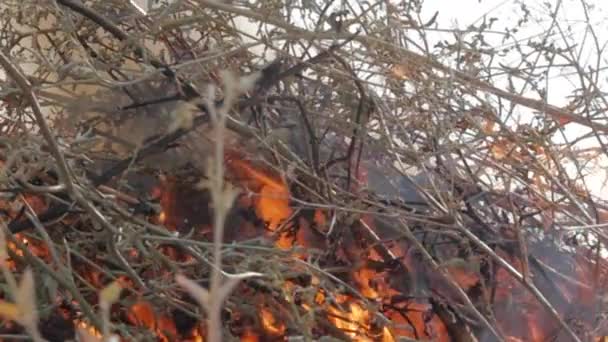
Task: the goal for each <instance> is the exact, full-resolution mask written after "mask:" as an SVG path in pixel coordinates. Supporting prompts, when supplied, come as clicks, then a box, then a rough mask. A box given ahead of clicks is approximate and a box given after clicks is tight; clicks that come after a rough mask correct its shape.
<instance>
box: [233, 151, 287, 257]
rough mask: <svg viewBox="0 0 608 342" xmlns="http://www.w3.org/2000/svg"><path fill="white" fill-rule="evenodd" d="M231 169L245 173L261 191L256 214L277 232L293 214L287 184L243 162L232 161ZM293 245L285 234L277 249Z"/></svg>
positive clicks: (281, 236)
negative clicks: (282, 223)
mask: <svg viewBox="0 0 608 342" xmlns="http://www.w3.org/2000/svg"><path fill="white" fill-rule="evenodd" d="M231 167H233V168H235V169H237V170H238V171H239V172H242V173H244V175H245V176H246V178H248V180H250V181H253V183H254V184H253V185H254V187H255V188H257V189H258V191H259V197H258V198H257V199H256V201H255V210H256V214H257V216H258V217H259V218H261V219H262V220H264V221H265V222H267V223H268V228H269V229H270V230H272V231H274V230H276V229H277V228H278V227H279V225H280V224H281V222H283V221H285V220H286V219H288V218H289V216H290V215H291V213H292V209H291V207H290V206H289V196H290V194H289V188H288V187H287V184H285V182H284V181H283V180H282V179H280V178H278V177H272V176H270V175H268V174H266V173H264V172H262V171H259V170H256V169H255V168H253V167H252V166H251V165H250V164H249V163H248V162H246V161H243V160H239V159H235V160H232V161H231ZM292 244H293V242H292V241H291V239H289V238H288V237H287V236H285V235H284V234H281V235H280V236H279V239H278V241H277V247H279V248H283V249H285V248H289V247H291V245H292Z"/></svg>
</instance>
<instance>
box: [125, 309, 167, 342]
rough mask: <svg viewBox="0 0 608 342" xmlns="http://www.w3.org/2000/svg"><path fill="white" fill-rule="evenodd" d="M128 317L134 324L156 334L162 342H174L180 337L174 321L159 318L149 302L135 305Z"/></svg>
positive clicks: (162, 317)
mask: <svg viewBox="0 0 608 342" xmlns="http://www.w3.org/2000/svg"><path fill="white" fill-rule="evenodd" d="M127 317H128V319H129V320H130V321H131V322H132V323H133V324H135V325H139V326H144V327H146V328H148V329H150V330H152V331H154V332H156V334H157V336H158V337H159V340H160V341H167V342H168V341H173V340H174V339H175V337H177V335H178V333H177V328H176V327H175V323H174V322H173V320H171V319H169V318H167V317H164V316H161V317H157V315H156V313H155V312H154V309H153V308H152V304H150V303H149V302H146V301H139V302H137V303H135V304H133V305H132V306H131V308H130V309H129V313H128V315H127Z"/></svg>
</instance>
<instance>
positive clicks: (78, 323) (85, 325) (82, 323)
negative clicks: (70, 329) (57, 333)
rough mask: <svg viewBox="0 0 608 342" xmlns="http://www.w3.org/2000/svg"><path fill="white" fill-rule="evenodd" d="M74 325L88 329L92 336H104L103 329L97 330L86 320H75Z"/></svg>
mask: <svg viewBox="0 0 608 342" xmlns="http://www.w3.org/2000/svg"><path fill="white" fill-rule="evenodd" d="M74 325H75V326H76V328H79V329H82V330H84V331H86V332H87V333H89V335H91V336H94V337H97V338H99V339H101V338H102V334H101V331H99V330H97V329H96V328H95V327H94V326H92V325H90V324H89V323H87V322H85V321H81V320H75V321H74Z"/></svg>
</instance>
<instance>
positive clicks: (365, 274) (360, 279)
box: [353, 267, 379, 299]
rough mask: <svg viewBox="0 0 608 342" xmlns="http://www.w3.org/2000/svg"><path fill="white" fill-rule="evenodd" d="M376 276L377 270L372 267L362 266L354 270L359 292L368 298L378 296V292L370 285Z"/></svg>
mask: <svg viewBox="0 0 608 342" xmlns="http://www.w3.org/2000/svg"><path fill="white" fill-rule="evenodd" d="M375 277H376V271H374V270H372V269H371V268H367V267H364V268H361V269H359V270H357V271H355V272H353V278H355V281H357V283H358V284H359V287H360V288H359V292H361V294H362V295H363V296H365V297H367V298H371V299H375V298H378V297H379V295H378V292H377V291H376V290H374V289H373V288H372V287H371V286H370V282H371V281H372V280H373V279H374V278H375Z"/></svg>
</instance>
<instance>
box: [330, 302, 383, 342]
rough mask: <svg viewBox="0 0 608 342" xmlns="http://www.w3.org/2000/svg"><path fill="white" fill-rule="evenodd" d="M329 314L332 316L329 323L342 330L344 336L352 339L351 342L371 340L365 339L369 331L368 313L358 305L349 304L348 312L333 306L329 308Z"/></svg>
mask: <svg viewBox="0 0 608 342" xmlns="http://www.w3.org/2000/svg"><path fill="white" fill-rule="evenodd" d="M328 310H329V312H330V313H331V314H332V316H331V317H330V321H332V322H333V324H334V325H335V326H336V328H338V329H340V330H342V331H343V332H344V333H345V334H346V335H348V336H349V337H352V338H353V341H357V342H368V341H370V342H371V341H372V340H371V339H369V338H367V337H365V336H364V335H365V333H366V332H368V330H369V328H370V327H369V319H370V314H369V311H367V310H365V309H364V308H363V307H362V306H361V305H360V304H358V303H354V302H353V303H350V304H349V311H350V312H343V311H340V310H339V309H338V308H336V307H334V306H330V307H329V309H328Z"/></svg>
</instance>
